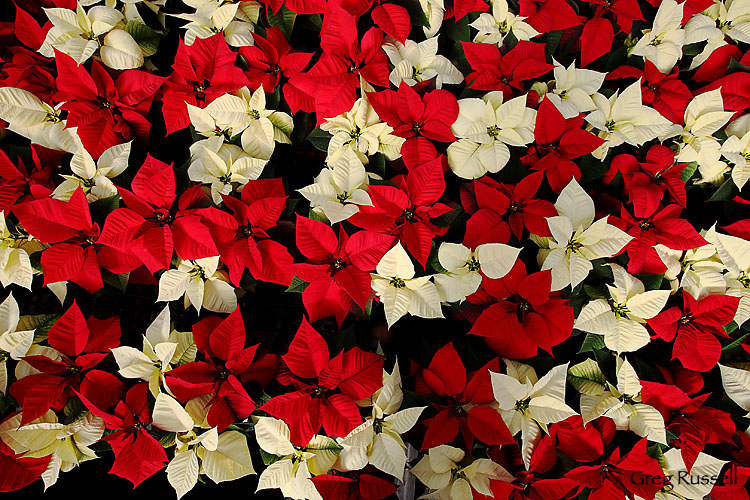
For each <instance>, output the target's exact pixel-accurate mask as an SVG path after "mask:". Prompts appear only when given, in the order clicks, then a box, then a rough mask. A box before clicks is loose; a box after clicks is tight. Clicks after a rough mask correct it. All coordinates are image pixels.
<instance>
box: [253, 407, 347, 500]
mask: <svg viewBox="0 0 750 500" xmlns="http://www.w3.org/2000/svg"><path fill="white" fill-rule="evenodd" d="M254 429H255V439H256V441H257V442H258V446H260V448H261V449H262V450H263V451H265V452H266V453H270V454H271V455H276V456H277V457H280V460H277V461H276V462H274V463H272V464H271V465H269V466H268V467H266V469H265V470H264V471H263V472H262V473H261V475H260V478H259V479H258V489H257V491H260V490H265V489H269V488H279V489H280V490H281V493H282V494H283V495H284V496H285V497H289V498H294V499H298V500H303V499H307V500H322V497H321V496H320V493H318V490H316V489H315V485H314V484H313V482H312V481H311V480H310V478H311V477H312V476H313V475H315V476H318V475H320V474H325V473H327V472H328V471H329V470H331V468H332V467H333V464H334V463H335V462H336V458H337V456H338V453H339V452H340V451H341V447H340V446H339V445H338V444H336V441H334V440H333V439H331V438H329V437H327V436H321V435H316V436H313V438H312V439H311V440H310V442H309V443H308V444H307V445H305V446H294V445H293V444H292V442H291V441H290V439H289V436H290V432H289V426H287V424H286V423H285V422H284V421H283V420H279V419H276V418H272V417H259V418H258V422H257V423H256V424H255V428H254Z"/></svg>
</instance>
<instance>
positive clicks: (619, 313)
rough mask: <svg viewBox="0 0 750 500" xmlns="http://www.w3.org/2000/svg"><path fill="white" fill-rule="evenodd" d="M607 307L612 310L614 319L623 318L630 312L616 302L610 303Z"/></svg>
mask: <svg viewBox="0 0 750 500" xmlns="http://www.w3.org/2000/svg"><path fill="white" fill-rule="evenodd" d="M609 305H610V307H611V308H612V312H613V313H615V317H617V318H624V317H626V316H627V315H628V313H629V312H630V311H629V310H628V308H627V307H625V306H624V305H623V304H618V303H617V302H613V301H610V304H609Z"/></svg>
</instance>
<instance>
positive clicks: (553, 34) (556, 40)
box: [544, 30, 562, 61]
mask: <svg viewBox="0 0 750 500" xmlns="http://www.w3.org/2000/svg"><path fill="white" fill-rule="evenodd" d="M561 38H562V30H558V31H550V32H549V33H547V40H546V41H545V42H544V55H545V57H546V58H547V60H548V61H551V60H552V56H553V55H554V54H555V51H556V50H557V47H559V46H560V39H561Z"/></svg>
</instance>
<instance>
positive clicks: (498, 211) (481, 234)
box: [461, 172, 557, 248]
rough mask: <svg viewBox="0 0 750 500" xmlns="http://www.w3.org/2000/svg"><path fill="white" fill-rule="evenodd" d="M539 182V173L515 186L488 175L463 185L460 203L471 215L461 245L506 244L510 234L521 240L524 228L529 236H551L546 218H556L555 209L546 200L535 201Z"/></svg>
mask: <svg viewBox="0 0 750 500" xmlns="http://www.w3.org/2000/svg"><path fill="white" fill-rule="evenodd" d="M542 179H543V174H542V173H541V172H534V173H531V174H529V175H527V176H526V177H524V178H523V179H521V180H520V181H519V182H518V183H517V184H515V185H505V184H500V183H498V182H497V181H495V180H493V179H492V178H490V177H489V176H484V177H482V178H481V179H476V180H475V181H474V182H473V184H464V186H463V190H462V192H461V202H462V204H463V207H464V210H465V211H466V213H468V214H470V215H471V217H470V218H469V220H468V221H466V233H465V235H464V242H463V243H464V245H466V246H468V247H470V248H476V247H477V245H481V244H482V243H507V242H508V241H509V240H510V234H511V232H512V234H513V235H514V236H515V237H516V239H518V240H519V241H520V240H521V236H522V235H523V230H524V228H526V229H527V230H528V231H529V232H530V233H532V234H536V235H539V236H551V233H550V232H549V225H548V224H547V219H546V218H547V217H553V216H555V215H557V210H555V206H554V205H553V204H552V203H550V202H549V201H546V200H539V199H536V198H534V196H535V195H536V193H537V191H539V186H540V185H541V183H542ZM470 189H473V196H472V194H471V193H470V192H469V191H470ZM506 219H507V222H506Z"/></svg>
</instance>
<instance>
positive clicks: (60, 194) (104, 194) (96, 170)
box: [51, 141, 133, 203]
mask: <svg viewBox="0 0 750 500" xmlns="http://www.w3.org/2000/svg"><path fill="white" fill-rule="evenodd" d="M132 142H133V141H129V142H126V143H124V144H117V145H116V146H112V147H111V148H108V149H107V150H106V151H104V152H103V153H102V155H101V156H100V157H99V159H98V160H96V161H94V158H92V157H91V155H90V154H89V152H88V151H86V149H85V148H84V147H83V144H81V145H80V148H79V149H78V150H77V151H76V152H75V154H74V155H73V158H71V159H70V169H71V170H72V171H73V175H63V176H62V177H63V178H64V179H65V180H63V181H62V182H61V183H60V184H59V185H58V186H57V187H56V188H55V190H54V191H53V192H52V195H51V196H52V197H53V198H55V199H57V200H62V201H68V200H69V199H70V197H71V196H73V193H75V191H76V189H78V188H79V187H80V188H81V189H82V190H83V192H84V194H85V195H86V199H87V200H88V201H89V203H91V202H92V201H96V200H101V199H103V198H109V197H111V196H116V195H117V187H115V185H114V184H113V183H112V181H111V180H110V179H113V178H115V177H117V176H118V175H120V174H121V173H123V172H124V171H125V169H126V168H128V157H129V156H130V146H131V144H132Z"/></svg>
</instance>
